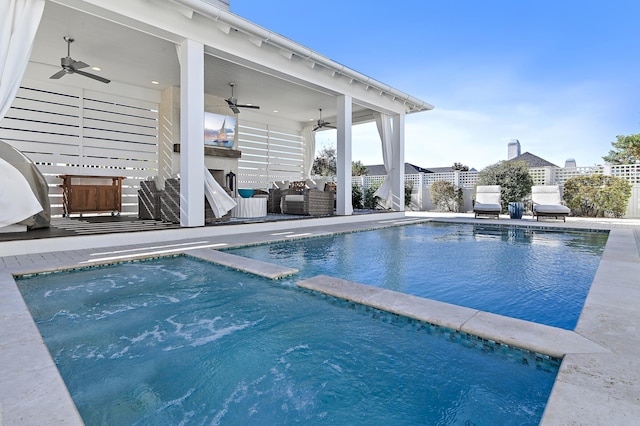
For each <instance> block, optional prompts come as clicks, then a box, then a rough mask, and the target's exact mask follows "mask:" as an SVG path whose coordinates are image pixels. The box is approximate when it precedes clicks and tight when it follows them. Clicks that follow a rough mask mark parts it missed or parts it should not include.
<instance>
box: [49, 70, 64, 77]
mask: <svg viewBox="0 0 640 426" xmlns="http://www.w3.org/2000/svg"><path fill="white" fill-rule="evenodd" d="M65 74H67V72H66V71H65V70H60V71H58V72H57V73H55V74H54V75H52V76H51V77H49V78H55V79H58V78H60V77H62V76H63V75H65Z"/></svg>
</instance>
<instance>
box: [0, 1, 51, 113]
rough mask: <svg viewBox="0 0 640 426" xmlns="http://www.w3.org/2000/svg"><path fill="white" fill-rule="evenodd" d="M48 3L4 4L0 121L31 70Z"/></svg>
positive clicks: (0, 17) (0, 43)
mask: <svg viewBox="0 0 640 426" xmlns="http://www.w3.org/2000/svg"><path fill="white" fill-rule="evenodd" d="M44 3H45V0H2V1H0V120H1V119H2V118H4V116H5V114H6V113H7V111H8V110H9V107H11V104H12V103H13V99H14V98H15V96H16V92H17V91H18V88H19V87H20V82H21V81H22V76H23V75H24V72H25V70H26V69H27V64H28V63H29V57H30V56H31V49H32V47H33V40H34V39H35V37H36V31H37V30H38V25H40V19H41V18H42V11H43V10H44Z"/></svg>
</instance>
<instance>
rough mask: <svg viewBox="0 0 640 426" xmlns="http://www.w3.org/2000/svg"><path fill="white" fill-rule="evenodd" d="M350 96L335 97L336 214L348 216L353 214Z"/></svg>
mask: <svg viewBox="0 0 640 426" xmlns="http://www.w3.org/2000/svg"><path fill="white" fill-rule="evenodd" d="M351 102H352V100H351V96H346V95H342V96H338V98H337V107H338V115H337V124H338V126H337V127H338V135H337V145H338V146H337V150H336V151H337V152H336V157H337V159H336V162H337V164H336V168H337V175H338V192H337V194H336V214H338V215H341V216H350V215H352V214H353V205H352V202H351V145H352V141H351V131H352V129H351V127H352V122H351V121H352V117H351V114H352V105H351Z"/></svg>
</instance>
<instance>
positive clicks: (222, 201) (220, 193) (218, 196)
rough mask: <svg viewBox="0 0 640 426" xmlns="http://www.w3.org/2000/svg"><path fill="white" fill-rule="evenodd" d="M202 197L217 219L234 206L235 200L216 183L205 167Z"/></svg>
mask: <svg viewBox="0 0 640 426" xmlns="http://www.w3.org/2000/svg"><path fill="white" fill-rule="evenodd" d="M204 195H205V197H206V198H207V201H208V202H209V205H210V206H211V210H212V211H213V214H214V215H215V216H216V217H217V218H218V219H219V218H221V217H222V216H224V215H225V214H227V212H228V211H229V210H231V209H232V208H234V207H235V206H236V202H235V200H234V199H233V198H231V197H230V196H229V194H227V192H226V191H225V190H224V189H223V188H222V187H221V186H220V185H219V184H218V182H216V180H215V179H214V178H213V176H211V173H209V170H207V167H206V166H205V167H204Z"/></svg>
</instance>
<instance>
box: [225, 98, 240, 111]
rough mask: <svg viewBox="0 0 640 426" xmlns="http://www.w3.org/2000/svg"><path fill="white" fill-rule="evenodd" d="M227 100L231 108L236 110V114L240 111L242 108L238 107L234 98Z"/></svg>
mask: <svg viewBox="0 0 640 426" xmlns="http://www.w3.org/2000/svg"><path fill="white" fill-rule="evenodd" d="M225 101H226V102H227V105H229V108H231V111H233V112H235V113H236V114H239V113H240V110H239V109H238V107H237V105H236V103H235V102H234V99H233V98H229V99H225Z"/></svg>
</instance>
